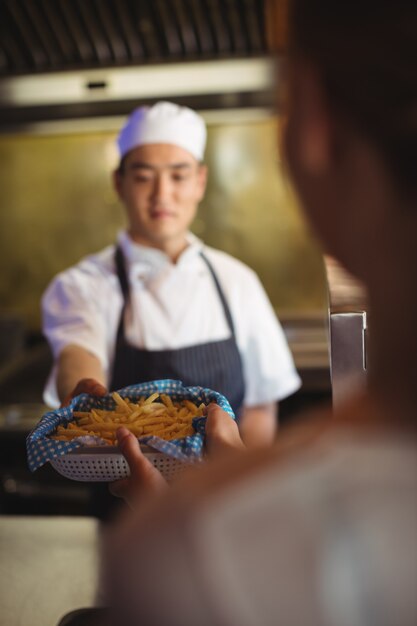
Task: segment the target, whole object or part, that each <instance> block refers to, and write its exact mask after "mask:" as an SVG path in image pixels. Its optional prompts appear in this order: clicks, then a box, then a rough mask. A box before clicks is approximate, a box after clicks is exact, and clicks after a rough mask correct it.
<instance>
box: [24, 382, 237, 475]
mask: <svg viewBox="0 0 417 626" xmlns="http://www.w3.org/2000/svg"><path fill="white" fill-rule="evenodd" d="M155 392H157V393H165V394H167V395H169V396H170V397H171V398H172V400H191V401H192V402H194V403H195V404H197V405H198V404H200V403H201V402H204V404H209V403H210V402H215V403H216V404H218V405H219V406H220V407H221V408H222V409H223V410H224V411H226V412H227V413H229V415H230V416H231V417H232V418H233V419H235V416H234V413H233V411H232V408H231V406H230V404H229V402H228V401H227V400H226V398H225V397H224V396H222V395H221V394H220V393H217V392H216V391H212V390H211V389H204V388H203V387H184V385H183V384H182V382H181V381H179V380H155V381H152V382H148V383H141V384H138V385H131V386H130V387H125V388H124V389H120V390H119V391H118V393H119V394H120V395H121V397H122V398H128V399H129V400H131V401H132V402H136V401H138V400H139V398H140V397H141V396H149V395H151V394H153V393H155ZM93 408H96V409H107V410H109V411H111V410H114V409H115V408H116V403H115V401H114V400H113V398H112V397H111V395H106V396H102V397H95V396H90V395H88V394H86V393H82V394H81V395H79V396H77V397H76V398H73V400H72V401H71V404H69V405H68V406H66V407H63V408H61V409H56V410H55V411H50V412H49V413H46V414H45V415H44V416H43V417H42V418H41V420H40V422H39V424H38V425H37V426H36V427H35V428H34V429H33V430H32V431H31V432H30V433H29V435H28V437H27V439H26V450H27V458H28V465H29V469H30V471H31V472H34V471H35V470H37V469H38V468H39V467H41V466H42V465H44V463H46V462H47V461H51V460H52V459H54V458H56V457H58V456H63V455H64V454H68V452H71V450H76V449H77V448H80V447H85V445H86V442H87V441H88V439H91V443H95V445H97V442H96V441H94V438H93V437H91V438H86V437H85V438H83V441H80V440H77V439H74V440H72V441H56V440H54V439H50V438H49V435H51V434H52V433H53V432H54V431H55V430H56V428H57V426H58V425H59V424H67V423H68V422H70V421H72V420H73V419H74V418H73V412H74V411H89V410H91V409H93ZM205 426H206V418H205V417H196V418H195V419H194V420H193V427H194V429H195V430H196V434H195V435H190V436H188V437H184V438H183V439H173V440H172V441H165V440H164V439H161V438H160V437H154V436H149V435H148V436H146V437H140V439H139V441H140V442H142V443H144V444H146V445H148V446H149V447H151V448H153V449H155V450H157V451H158V452H163V453H164V454H167V455H168V456H171V457H174V458H176V459H179V460H181V461H195V460H197V459H200V458H201V456H202V452H203V445H204V435H205ZM100 445H101V444H100ZM103 445H104V442H103Z"/></svg>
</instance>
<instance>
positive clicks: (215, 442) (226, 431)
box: [206, 403, 245, 457]
mask: <svg viewBox="0 0 417 626" xmlns="http://www.w3.org/2000/svg"><path fill="white" fill-rule="evenodd" d="M244 447H245V445H244V443H243V441H242V439H241V436H240V434H239V428H238V425H237V424H236V422H235V420H233V419H232V418H231V417H230V415H229V414H228V413H226V412H225V411H223V409H221V408H220V407H219V406H218V405H217V404H214V403H211V404H209V406H208V407H207V421H206V448H207V454H208V455H209V456H210V457H213V456H219V455H221V454H224V453H227V452H230V450H231V449H236V450H241V449H244Z"/></svg>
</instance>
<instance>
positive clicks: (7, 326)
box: [0, 0, 331, 514]
mask: <svg viewBox="0 0 417 626" xmlns="http://www.w3.org/2000/svg"><path fill="white" fill-rule="evenodd" d="M273 10H274V9H273V7H272V4H271V3H269V2H267V3H266V4H265V3H264V2H262V1H261V0H228V1H227V2H226V1H222V0H172V1H171V0H147V1H145V0H141V2H139V1H134V0H62V1H60V2H55V1H53V0H33V1H30V0H0V166H1V167H0V189H1V199H0V263H1V266H2V268H3V271H2V273H1V276H0V477H1V483H0V490H1V491H0V512H6V513H10V512H12V513H13V512H23V513H24V512H28V511H29V512H40V513H42V512H47V513H49V512H53V513H56V512H65V513H67V512H69V513H71V514H77V513H82V512H83V510H84V509H83V506H84V504H83V503H84V496H85V490H83V487H82V486H81V487H80V486H79V485H77V484H76V483H73V484H70V483H69V481H65V479H63V481H62V482H61V481H60V478H59V477H58V476H57V475H55V474H54V473H53V472H52V471H51V470H50V469H49V468H44V470H40V471H39V472H38V473H37V474H35V475H34V476H33V477H31V476H29V475H28V471H27V469H26V464H25V452H24V438H25V436H26V434H27V432H28V430H29V429H30V428H31V427H32V426H33V424H34V423H35V422H36V420H37V419H38V418H39V417H40V415H41V414H42V413H43V411H44V410H45V407H44V405H43V402H42V387H43V384H44V381H45V377H46V375H47V372H48V369H49V367H50V364H51V357H50V354H49V349H48V347H47V345H46V343H45V341H44V339H43V337H42V334H41V327H40V298H41V294H42V292H43V290H44V289H45V288H46V286H47V284H48V282H49V281H50V280H51V279H52V277H53V276H54V275H55V274H56V273H57V272H59V271H60V270H62V269H64V268H66V267H68V266H69V265H71V264H72V263H74V262H76V261H77V260H78V259H80V257H82V256H83V255H85V254H88V253H90V252H93V251H96V250H99V249H100V248H102V247H104V246H106V245H108V244H109V243H111V242H113V241H114V239H115V236H116V234H117V231H118V230H119V229H120V228H121V227H123V224H124V217H123V213H122V208H121V206H120V205H119V204H118V201H117V198H116V194H115V192H114V191H113V189H112V184H111V172H112V170H113V169H114V167H115V166H116V165H117V154H116V149H115V137H116V134H117V131H118V129H119V128H120V126H121V124H122V123H123V120H124V117H125V116H126V115H127V114H128V113H129V112H130V111H131V110H132V109H133V108H134V107H135V106H138V105H139V104H143V103H152V102H155V101H156V100H158V99H168V100H172V101H174V102H178V103H179V104H185V105H189V106H192V107H193V108H196V109H197V110H199V111H200V112H201V113H202V114H203V115H204V117H205V119H206V121H207V124H208V149H207V154H206V162H207V164H208V166H209V170H210V175H209V184H208V190H207V194H206V197H205V199H204V201H203V202H202V204H201V207H200V211H199V215H198V217H197V219H196V221H195V223H194V225H193V230H194V232H195V233H196V234H197V235H198V236H199V237H201V238H202V239H204V241H205V242H206V243H207V244H209V245H212V246H215V247H218V248H220V249H223V250H225V251H227V252H230V253H231V254H233V255H234V256H236V257H237V258H240V259H241V260H242V261H244V262H245V263H247V264H248V265H250V266H251V267H252V268H253V269H254V270H256V272H257V273H258V275H259V276H260V278H261V280H262V282H263V284H264V285H265V288H266V290H267V292H268V294H269V297H270V299H271V301H272V304H273V306H274V308H275V311H276V313H277V315H278V317H279V318H280V320H281V322H282V324H283V327H284V330H285V332H286V335H287V337H288V340H289V344H290V347H291V349H292V352H293V355H294V358H295V362H296V365H297V367H298V369H299V371H300V374H301V377H302V380H303V388H302V390H301V391H300V392H298V393H297V394H295V396H294V397H292V398H290V399H289V400H288V401H286V402H285V403H283V406H282V407H281V408H282V410H281V419H282V421H286V420H289V419H293V418H294V416H295V415H296V414H297V411H298V410H299V408H300V407H305V406H310V405H313V404H315V403H316V402H318V401H321V400H323V399H325V400H329V399H330V396H331V390H330V376H329V358H328V339H327V316H328V295H327V283H326V272H325V266H324V262H323V257H322V253H321V251H320V249H319V247H318V245H317V244H316V242H315V240H314V238H313V237H312V235H311V233H310V232H309V229H308V227H307V226H306V224H305V222H304V219H303V218H302V216H301V215H300V211H299V208H298V205H297V202H296V199H295V198H294V195H293V193H292V190H291V187H290V184H289V181H288V178H287V176H286V174H285V170H284V167H283V164H282V162H281V158H280V155H279V151H278V149H277V143H279V138H280V134H281V124H282V119H281V116H280V112H279V106H278V109H276V107H275V105H276V104H278V103H276V102H275V95H274V94H275V87H274V86H275V83H276V81H278V83H279V81H280V77H281V73H282V64H281V63H280V62H279V63H275V62H273V61H272V60H271V58H270V49H271V45H273V46H274V47H275V48H276V47H279V46H280V41H279V38H280V37H282V36H283V35H284V33H281V34H280V33H278V35H277V37H278V40H276V41H274V42H268V41H267V39H266V35H265V32H267V26H268V16H270V15H271V11H273ZM281 43H282V42H281ZM276 111H277V112H276ZM277 139H278V142H277Z"/></svg>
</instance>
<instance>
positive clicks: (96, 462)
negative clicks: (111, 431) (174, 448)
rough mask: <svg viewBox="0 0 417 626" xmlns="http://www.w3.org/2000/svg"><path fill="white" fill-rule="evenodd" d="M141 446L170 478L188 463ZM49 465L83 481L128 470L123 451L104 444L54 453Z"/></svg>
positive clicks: (109, 477) (126, 473) (117, 477)
mask: <svg viewBox="0 0 417 626" xmlns="http://www.w3.org/2000/svg"><path fill="white" fill-rule="evenodd" d="M143 448H144V447H143V446H142V450H143V452H144V454H145V456H146V457H147V459H149V461H151V463H153V465H154V466H155V467H156V468H157V469H158V470H159V471H160V472H161V474H162V476H163V477H164V478H165V479H166V480H167V481H168V482H169V481H171V480H173V479H174V478H176V477H177V476H178V475H179V474H180V473H181V472H183V471H184V469H185V468H186V467H187V466H189V465H190V463H188V462H184V461H180V460H178V459H175V458H173V457H171V456H168V455H167V454H163V453H162V452H156V451H153V450H152V451H150V448H148V449H145V450H144V449H143ZM50 463H51V465H52V467H53V468H54V469H55V470H56V471H57V472H58V473H59V474H61V475H62V476H65V477H66V478H70V479H71V480H78V481H83V482H113V481H114V480H120V479H121V478H126V477H127V476H129V474H130V470H129V466H128V464H127V461H126V459H125V458H124V456H123V454H122V453H121V452H120V451H119V450H118V449H117V448H111V447H110V446H103V447H97V448H92V447H89V448H77V449H76V450H73V451H72V452H69V453H68V454H65V455H63V456H58V457H55V458H54V459H51V461H50Z"/></svg>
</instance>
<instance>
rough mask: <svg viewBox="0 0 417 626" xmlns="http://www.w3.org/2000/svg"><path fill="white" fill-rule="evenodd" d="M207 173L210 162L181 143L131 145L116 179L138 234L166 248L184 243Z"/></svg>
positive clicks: (131, 225) (132, 227) (134, 232)
mask: <svg viewBox="0 0 417 626" xmlns="http://www.w3.org/2000/svg"><path fill="white" fill-rule="evenodd" d="M206 178H207V168H206V167H205V166H203V165H200V164H199V163H198V162H197V161H196V159H195V158H194V157H193V156H192V155H191V154H190V153H189V152H187V151H186V150H183V149H182V148H180V147H178V146H174V145H171V144H149V145H144V146H139V147H138V148H134V149H133V150H131V151H130V152H129V153H128V154H127V155H126V157H125V159H124V161H123V167H122V170H117V171H116V172H115V176H114V182H115V187H116V190H117V192H118V194H119V197H120V199H121V201H122V202H123V204H124V205H125V207H126V211H127V217H128V220H129V228H130V235H131V237H132V239H133V240H134V241H137V242H138V243H142V244H145V245H150V246H153V247H156V248H159V249H161V250H165V251H170V250H172V249H174V250H175V248H181V246H182V247H183V246H184V242H185V234H186V232H187V230H188V228H189V226H190V224H191V222H192V221H193V219H194V217H195V214H196V211H197V206H198V203H199V202H200V201H201V199H202V198H203V196H204V192H205V188H206Z"/></svg>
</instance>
